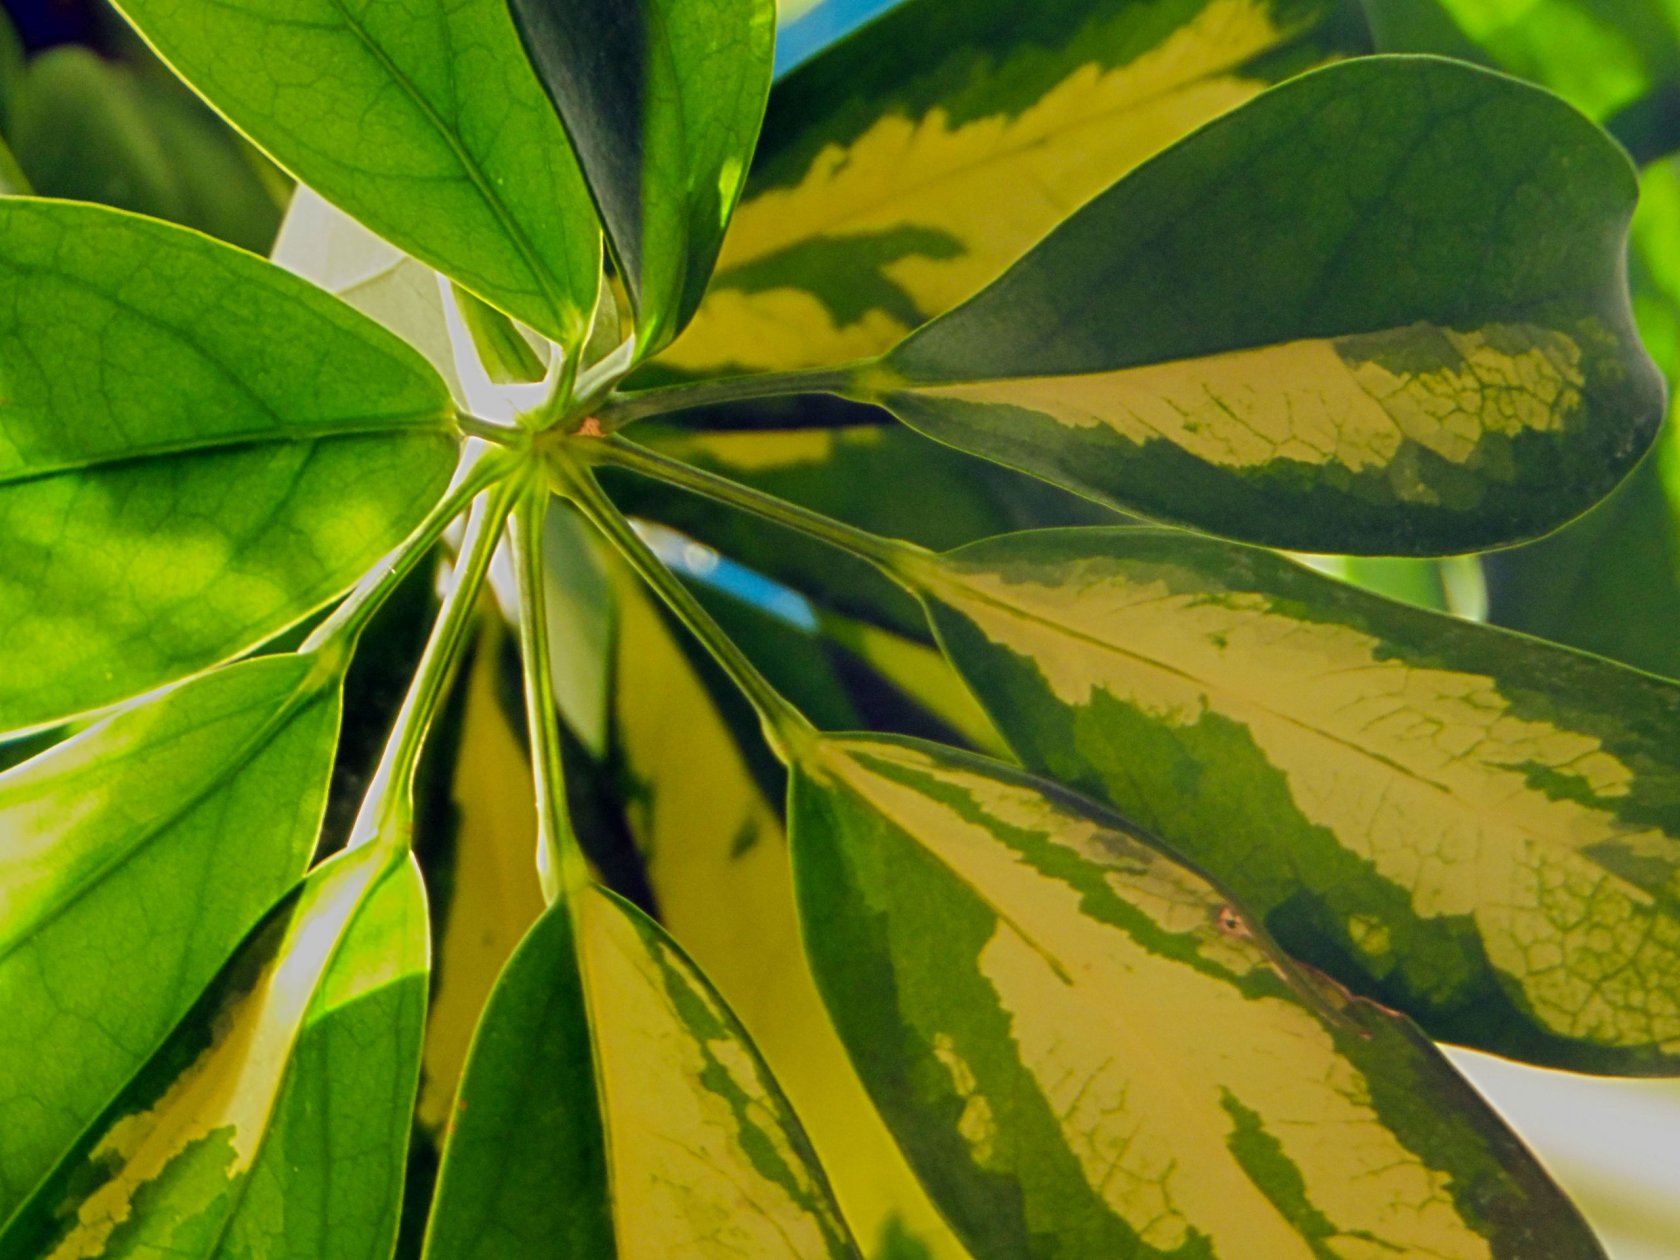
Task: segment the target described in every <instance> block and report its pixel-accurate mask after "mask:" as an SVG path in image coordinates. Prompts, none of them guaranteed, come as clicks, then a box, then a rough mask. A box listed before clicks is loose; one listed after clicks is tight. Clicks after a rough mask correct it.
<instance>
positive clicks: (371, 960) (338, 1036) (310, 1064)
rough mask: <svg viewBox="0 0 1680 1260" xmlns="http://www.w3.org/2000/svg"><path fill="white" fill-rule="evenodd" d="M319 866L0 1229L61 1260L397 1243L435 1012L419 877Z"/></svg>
mask: <svg viewBox="0 0 1680 1260" xmlns="http://www.w3.org/2000/svg"><path fill="white" fill-rule="evenodd" d="M390 868H391V861H390V857H389V854H388V852H381V851H378V849H377V847H376V846H367V847H364V848H362V849H358V850H353V851H351V852H350V853H348V854H346V855H342V856H340V857H338V858H335V859H334V860H333V861H332V862H330V863H329V864H327V865H325V866H323V867H322V868H320V869H319V870H318V871H317V872H316V873H315V874H313V875H312V876H311V877H310V878H309V880H308V881H307V882H306V883H305V884H304V885H303V886H302V888H301V889H300V890H299V892H298V893H297V894H296V895H295V896H294V897H292V898H290V899H288V900H287V902H286V903H285V904H284V905H283V906H282V907H280V908H279V909H277V910H276V911H275V912H274V914H273V915H271V916H270V919H269V921H268V922H267V923H266V924H265V925H264V927H263V928H262V930H261V931H259V932H258V933H257V934H256V935H254V936H253V937H252V938H251V939H250V940H249V941H248V942H247V944H246V946H245V947H244V948H243V949H242V950H241V951H240V954H239V955H238V957H237V958H236V959H235V961H234V962H233V963H231V964H230V965H229V967H228V968H227V969H226V970H225V971H224V973H223V975H222V976H221V977H220V978H219V979H218V981H217V983H216V985H215V986H213V987H212V989H211V991H210V992H209V993H208V994H207V995H206V997H205V998H204V999H203V1001H202V1002H201V1003H200V1005H199V1007H198V1008H197V1009H196V1010H195V1011H194V1012H193V1014H192V1015H190V1016H189V1017H188V1019H187V1020H186V1021H185V1022H184V1023H183V1024H182V1025H181V1026H180V1027H179V1028H178V1029H177V1030H176V1032H175V1033H174V1034H173V1035H172V1036H171V1038H170V1040H169V1042H168V1044H167V1045H166V1046H165V1047H164V1049H163V1050H162V1051H160V1052H159V1053H158V1054H157V1055H156V1056H155V1057H154V1058H153V1060H152V1061H151V1062H150V1063H149V1064H148V1065H147V1066H146V1069H145V1070H144V1071H143V1072H142V1073H141V1074H140V1075H139V1076H138V1077H136V1078H135V1080H134V1081H133V1082H132V1083H131V1084H130V1085H129V1086H128V1088H127V1089H125V1090H124V1091H123V1094H122V1096H121V1097H120V1098H119V1099H118V1100H117V1101H116V1103H115V1104H114V1105H113V1106H112V1107H111V1108H110V1109H109V1111H108V1112H107V1114H106V1115H105V1116H103V1117H102V1118H101V1119H100V1122H99V1123H98V1124H97V1125H95V1126H94V1127H93V1128H91V1129H90V1130H89V1131H88V1133H87V1135H86V1136H85V1137H84V1138H83V1140H82V1141H81V1142H80V1143H79V1144H78V1147H77V1150H76V1151H75V1152H74V1153H73V1154H72V1155H71V1156H70V1157H69V1158H67V1159H66V1160H65V1161H64V1162H63V1163H62V1164H61V1165H60V1166H59V1167H58V1169H57V1170H55V1172H54V1175H53V1177H52V1179H51V1180H50V1181H49V1182H47V1183H46V1184H45V1185H44V1186H43V1188H42V1189H41V1191H39V1192H38V1193H37V1194H36V1195H35V1196H33V1197H32V1198H31V1200H30V1202H29V1203H28V1204H27V1205H26V1206H25V1208H24V1210H23V1211H21V1212H20V1213H19V1214H18V1215H17V1216H15V1217H14V1218H13V1219H12V1221H11V1222H10V1224H9V1225H8V1226H7V1227H6V1228H5V1229H4V1231H3V1232H0V1253H4V1254H7V1255H19V1256H22V1255H38V1256H45V1257H53V1258H54V1260H59V1258H61V1257H72V1256H78V1257H85V1256H116V1255H124V1256H132V1255H148V1254H153V1255H169V1256H173V1257H212V1256H215V1257H229V1258H230V1260H231V1257H234V1256H243V1255H251V1254H265V1255H268V1254H286V1253H290V1254H306V1255H319V1256H327V1257H338V1256H344V1257H362V1256H369V1255H378V1254H385V1253H386V1252H388V1250H389V1247H390V1244H391V1240H392V1238H393V1237H394V1231H395V1226H396V1196H397V1193H398V1191H399V1189H400V1186H401V1176H402V1165H403V1153H404V1151H405V1149H406V1146H407V1138H408V1123H409V1110H410V1108H411V1107H412V1105H413V1085H414V1075H415V1069H416V1064H417V1061H418V1058H419V1040H420V1029H421V1024H422V1021H423V1019H424V1007H425V969H426V936H425V931H426V927H425V907H424V901H423V895H422V893H421V889H420V883H419V877H418V872H417V871H416V870H415V869H414V868H413V866H412V865H411V864H408V863H403V864H402V865H400V866H397V867H395V868H394V869H390Z"/></svg>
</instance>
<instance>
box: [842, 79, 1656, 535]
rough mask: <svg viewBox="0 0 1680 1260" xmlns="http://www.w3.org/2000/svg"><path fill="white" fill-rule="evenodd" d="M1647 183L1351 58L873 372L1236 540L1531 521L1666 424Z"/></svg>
mask: <svg viewBox="0 0 1680 1260" xmlns="http://www.w3.org/2000/svg"><path fill="white" fill-rule="evenodd" d="M1344 155H1353V156H1351V157H1347V158H1346V160H1343V156H1344ZM1350 164H1351V165H1350ZM1636 193H1637V189H1636V184H1635V179H1634V172H1633V169H1632V167H1631V166H1630V165H1629V164H1628V161H1627V158H1626V156H1625V155H1624V154H1623V153H1622V152H1621V150H1620V149H1618V148H1617V147H1616V145H1615V144H1614V143H1613V142H1612V141H1611V140H1610V139H1609V138H1608V137H1606V136H1605V135H1604V133H1603V132H1601V131H1600V130H1599V129H1598V128H1596V127H1595V126H1593V124H1591V123H1590V122H1588V121H1587V120H1586V119H1585V118H1583V117H1582V116H1581V115H1580V114H1578V113H1576V112H1575V111H1574V110H1573V109H1572V108H1570V107H1569V106H1568V105H1566V104H1564V103H1563V102H1562V101H1560V100H1558V99H1557V98H1556V97H1554V96H1552V95H1550V94H1549V93H1546V92H1543V91H1540V90H1538V89H1535V88H1532V87H1528V86H1526V85H1523V84H1520V83H1518V82H1516V81H1514V80H1511V79H1507V78H1505V77H1503V76H1501V75H1496V74H1492V73H1489V72H1487V71H1484V70H1480V69H1476V68H1473V67H1470V66H1465V65H1462V64H1459V63H1456V62H1449V61H1442V60H1435V59H1423V58H1398V57H1369V58H1360V59H1357V60H1354V61H1349V62H1345V63H1343V64H1340V65H1332V66H1328V67H1326V68H1324V69H1321V70H1317V71H1314V72H1312V73H1310V74H1305V75H1302V76H1300V77H1299V78H1296V79H1293V80H1291V81H1290V82H1288V83H1285V84H1282V85H1281V86H1279V87H1277V88H1274V89H1272V90H1271V91H1269V92H1267V93H1265V94H1263V95H1262V96H1260V97H1258V98H1257V99H1255V100H1254V101H1252V102H1250V103H1249V104H1247V105H1245V106H1243V107H1241V108H1239V109H1237V110H1234V111H1233V112H1231V113H1230V114H1227V115H1225V116H1224V117H1222V118H1220V119H1218V120H1216V121H1215V122H1213V123H1211V124H1209V125H1208V126H1207V127H1205V128H1204V129H1203V130H1201V131H1200V132H1197V133H1196V134H1195V135H1193V136H1191V137H1189V138H1188V139H1186V140H1184V141H1183V142H1181V143H1180V144H1178V145H1176V146H1174V147H1173V148H1172V149H1170V150H1168V151H1167V152H1166V153H1164V154H1162V155H1160V156H1159V157H1157V158H1155V159H1154V160H1153V161H1151V162H1149V163H1147V164H1146V165H1144V166H1142V167H1140V168H1139V169H1138V170H1137V171H1135V172H1134V173H1133V174H1132V175H1130V176H1128V177H1127V178H1125V179H1123V180H1121V181H1120V182H1119V183H1118V184H1116V185H1115V186H1114V187H1112V188H1111V189H1109V190H1108V191H1107V192H1105V193H1103V194H1102V195H1101V196H1099V197H1097V198H1096V199H1095V200H1093V201H1091V202H1089V203H1087V204H1086V205H1085V206H1084V207H1083V208H1082V209H1080V210H1078V211H1077V212H1076V213H1074V214H1073V215H1072V217H1070V218H1069V219H1067V221H1066V222H1064V223H1063V224H1062V225H1061V226H1060V227H1059V228H1057V229H1056V230H1055V232H1053V233H1052V234H1051V235H1050V236H1049V237H1048V238H1047V239H1046V240H1044V241H1043V242H1042V243H1041V244H1040V245H1038V246H1037V247H1036V248H1034V249H1033V250H1032V251H1031V252H1030V253H1029V254H1027V255H1026V256H1025V257H1024V258H1023V259H1022V260H1021V261H1020V262H1019V263H1017V264H1016V265H1015V266H1014V267H1013V268H1012V269H1011V270H1010V271H1009V272H1007V273H1006V274H1005V275H1004V276H1003V277H1002V278H1000V279H999V280H998V281H997V282H996V283H994V284H993V285H991V286H990V287H989V288H987V289H986V290H984V291H983V292H981V293H980V294H979V295H977V296H976V297H974V298H973V299H972V300H970V301H969V302H967V303H965V304H964V305H963V306H961V307H959V308H957V309H956V310H954V311H952V312H950V313H949V314H947V315H945V316H943V317H941V318H940V319H938V320H935V321H934V322H933V323H931V324H929V325H928V326H927V327H925V328H923V329H922V330H921V331H919V332H917V333H915V334H913V335H912V336H911V337H909V338H908V339H907V340H905V341H904V342H903V343H901V344H900V345H899V346H898V347H896V348H895V349H894V350H892V351H891V352H890V353H889V354H887V355H886V356H884V357H883V358H882V359H881V361H880V362H879V364H877V365H875V366H873V367H865V368H863V369H861V370H860V371H859V372H858V373H857V375H856V381H857V384H856V392H857V393H858V395H859V396H860V397H869V398H871V399H873V400H875V401H878V402H880V403H882V404H883V405H885V406H887V407H889V408H890V409H891V410H893V411H894V412H896V413H897V414H898V415H899V416H900V417H901V418H902V419H904V420H905V421H906V422H907V423H909V424H911V425H913V426H914V427H916V428H918V429H920V430H921V431H923V432H924V433H927V434H928V435H930V436H932V437H936V438H938V439H940V440H941V441H945V442H949V443H951V444H952V445H954V446H958V447H960V448H962V449H964V450H968V451H971V452H973V453H975V454H980V455H984V456H986V457H987V458H990V459H994V460H997V461H999V462H1001V463H1005V464H1009V465H1011V466H1013V467H1017V468H1020V469H1023V470H1025V471H1028V472H1032V473H1034V474H1036V475H1038V476H1040V477H1044V478H1046V479H1047V480H1050V481H1053V482H1056V483H1057V484H1059V485H1063V486H1066V487H1068V488H1070V489H1073V490H1076V491H1078V492H1080V493H1082V494H1085V495H1088V496H1090V497H1091V498H1094V499H1096V500H1098V501H1099V502H1105V503H1109V504H1111V505H1113V506H1116V507H1121V508H1127V509H1131V510H1135V511H1138V512H1140V513H1142V514H1144V515H1146V516H1151V517H1154V518H1156V519H1159V520H1164V521H1170V522H1174V523H1181V524H1187V525H1191V526H1194V527H1195V528H1198V529H1203V530H1207V531H1209V532H1213V533H1221V534H1225V535H1228V536H1231V537H1238V538H1243V539H1247V540H1251V541H1259V542H1266V543H1269V544H1272V545H1276V546H1284V547H1289V548H1292V549H1295V550H1301V551H1319V552H1342V553H1383V554H1413V555H1416V554H1432V553H1433V554H1440V553H1449V552H1462V551H1468V550H1473V549H1476V548H1482V547H1487V546H1492V545H1496V544H1500V543H1506V542H1514V541H1520V540H1522V539H1525V538H1530V537H1534V536H1536V535H1538V534H1541V533H1544V532H1546V531H1548V530H1550V529H1553V528H1555V527H1557V526H1558V525H1560V524H1562V523H1564V522H1565V521H1567V520H1568V519H1570V518H1571V517H1572V516H1575V515H1578V514H1580V513H1581V512H1582V511H1584V510H1585V509H1586V508H1587V507H1589V506H1591V504H1593V503H1594V502H1596V501H1597V500H1598V499H1600V498H1602V497H1603V496H1604V495H1605V494H1606V493H1608V492H1609V490H1610V489H1611V488H1612V487H1614V486H1615V485H1616V483H1617V482H1618V481H1620V480H1621V478H1622V477H1623V476H1625V475H1626V474H1627V472H1628V471H1629V470H1630V469H1631V468H1632V467H1633V465H1634V464H1635V463H1637V462H1638V460H1639V458H1640V456H1641V455H1642V454H1643V453H1644V452H1645V450H1646V449H1647V448H1648V447H1649V445H1650V444H1651V441H1652V438H1653V436H1654V434H1655V432H1656V428H1657V424H1658V422H1659V420H1660V418H1661V414H1662V407H1663V387H1662V383H1661V380H1660V378H1659V377H1658V376H1657V374H1656V371H1655V369H1654V368H1653V366H1652V364H1651V362H1650V360H1649V359H1648V358H1647V356H1646V354H1645V352H1644V350H1643V348H1642V347H1641V346H1640V344H1639V339H1638V336H1637V334H1636V333H1635V331H1634V327H1633V321H1632V317H1631V310H1630V308H1629V303H1628V296H1627V287H1626V281H1625V275H1624V273H1625V268H1624V262H1623V249H1624V247H1625V243H1626V231H1627V225H1628V221H1629V217H1630V215H1631V214H1632V211H1633V205H1634V201H1635V197H1636Z"/></svg>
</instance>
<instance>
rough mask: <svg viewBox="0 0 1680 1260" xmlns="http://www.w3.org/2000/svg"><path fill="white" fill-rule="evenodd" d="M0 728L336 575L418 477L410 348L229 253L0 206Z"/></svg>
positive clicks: (420, 389) (285, 610)
mask: <svg viewBox="0 0 1680 1260" xmlns="http://www.w3.org/2000/svg"><path fill="white" fill-rule="evenodd" d="M0 386H3V388H0V536H3V537H4V538H5V539H6V546H5V548H4V549H3V550H0V656H3V657H4V659H5V660H6V661H7V662H8V663H9V664H8V668H7V669H6V671H5V673H4V674H3V675H0V730H11V729H17V728H22V727H28V726H33V725H37V724H41V723H45V722H48V721H51V720H54V719H58V718H62V717H65V716H68V715H70V714H74V713H79V712H84V711H87V710H90V709H95V708H98V707H101V706H103V705H106V704H109V703H111V702H113V701H116V700H121V699H123V698H125V697H127V696H130V695H133V694H135V693H137V692H140V691H143V690H145V689H146V688H149V687H152V686H156V685H158V684H160V683H164V682H168V681H171V680H172V679H175V678H179V677H181V676H182V675H184V674H187V673H190V672H193V671H195V670H198V669H202V668H204V667H205V666H208V665H211V664H214V663H215V662H217V661H220V660H224V659H226V658H228V657H230V656H233V655H235V654H237V653H238V652H240V651H243V650H244V649H246V648H248V647H250V646H252V645H253V644H255V643H257V642H260V641H261V640H262V639H264V638H266V637H268V636H269V635H272V634H273V633H275V632H276V631H278V630H280V629H282V628H283V627H285V626H286V625H288V624H290V623H292V622H295V621H296V620H298V619H299V618H300V617H302V616H304V615H305V614H307V613H308V612H310V611H311V610H312V609H314V608H317V607H319V606H320V605H321V604H322V603H324V602H325V601H327V600H328V599H330V598H331V597H332V596H333V595H335V594H337V593H338V592H340V591H342V590H344V589H345V588H346V587H348V586H349V585H350V584H351V583H353V582H354V581H355V580H356V578H357V577H359V576H360V575H361V573H362V572H363V571H364V570H365V569H366V568H367V567H368V566H369V565H370V564H372V563H373V561H375V560H376V559H378V558H379V557H380V556H381V555H382V554H384V553H385V552H386V551H388V550H389V549H390V548H392V547H393V546H395V545H396V544H397V542H399V541H400V540H401V539H402V538H403V536H404V535H405V534H406V533H407V532H408V531H409V530H410V529H411V528H412V527H413V526H414V525H415V524H416V523H418V521H419V520H420V518H421V517H422V516H423V515H424V513H425V512H426V510H427V508H428V507H430V506H431V503H432V502H433V501H434V500H435V499H436V497H437V496H438V495H439V494H440V493H441V492H442V490H443V488H444V486H445V485H446V484H447V482H448V479H449V474H450V471H451V469H452V468H453V466H454V447H455V441H454V439H453V437H452V436H451V432H450V428H449V425H450V423H451V418H452V415H453V409H452V407H451V404H450V401H449V395H448V392H447V390H446V389H445V387H444V385H443V383H442V382H441V381H440V380H439V379H438V377H437V375H436V374H435V373H434V372H433V371H432V370H431V369H430V368H429V367H428V366H427V365H426V363H425V361H424V360H423V359H421V358H420V356H419V355H417V354H416V353H415V352H414V351H413V350H411V349H410V348H409V347H407V346H406V345H404V344H403V343H402V342H401V341H399V340H398V339H397V338H395V337H393V336H392V335H390V334H389V333H387V332H385V331H384V330H383V329H381V328H379V327H378V326H377V325H375V324H373V323H372V322H371V321H369V320H367V319H365V318H363V317H362V316H360V315H358V314H356V313H355V312H354V311H352V310H351V309H350V308H348V307H347V306H345V305H343V304H342V303H341V302H339V301H337V300H336V299H334V298H332V297H330V296H328V295H327V294H324V293H322V292H321V291H320V290H318V289H315V288H313V287H312V286H310V285H307V284H305V283H304V282H303V281H301V280H298V279H297V278H296V277H294V276H290V275H287V274H286V273H285V272H282V271H280V270H279V269H277V268H274V267H271V266H269V265H268V264H266V263H264V262H262V261H261V260H260V259H257V258H253V257H251V256H250V255H249V254H246V253H243V252H242V251H239V250H235V249H232V248H229V247H227V246H224V245H219V244H217V243H215V242H213V241H211V240H210V239H209V238H207V237H203V236H200V235H198V234H197V233H194V232H189V231H186V230H183V229H180V228H174V227H170V226H167V225H165V224H162V223H158V222H155V221H152V220H147V219H141V218H137V217H134V216H131V215H126V214H120V213H117V212H114V211H109V210H103V209H99V208H96V207H93V206H83V205H78V204H73V203H67V202H47V201H33V200H25V199H17V200H8V201H6V202H4V203H0Z"/></svg>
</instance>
